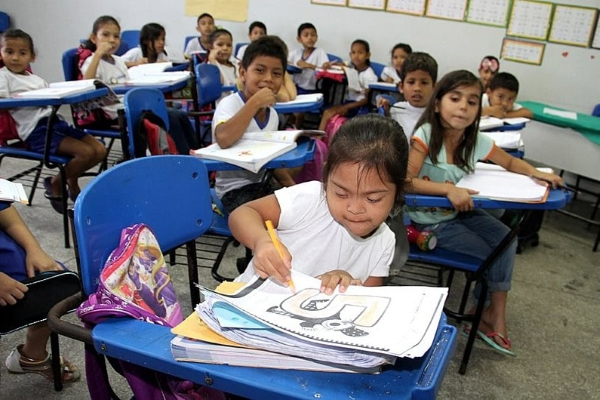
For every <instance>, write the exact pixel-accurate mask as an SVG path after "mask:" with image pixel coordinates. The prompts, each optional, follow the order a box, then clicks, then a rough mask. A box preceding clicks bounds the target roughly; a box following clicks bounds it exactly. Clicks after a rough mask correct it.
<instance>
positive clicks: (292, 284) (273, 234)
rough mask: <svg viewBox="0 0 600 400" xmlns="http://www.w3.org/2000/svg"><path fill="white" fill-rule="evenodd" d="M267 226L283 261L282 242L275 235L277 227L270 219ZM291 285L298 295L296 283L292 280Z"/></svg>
mask: <svg viewBox="0 0 600 400" xmlns="http://www.w3.org/2000/svg"><path fill="white" fill-rule="evenodd" d="M265 225H266V226H267V231H268V232H269V236H271V241H272V242H273V244H274V245H275V248H276V249H277V252H279V257H281V259H282V260H283V249H282V248H281V242H280V241H279V238H278V237H277V234H275V227H274V226H273V222H271V220H269V219H268V220H266V221H265ZM289 285H290V289H292V292H294V293H296V286H295V285H294V281H293V280H292V279H291V278H290V281H289Z"/></svg>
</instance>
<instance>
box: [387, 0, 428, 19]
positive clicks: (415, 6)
mask: <svg viewBox="0 0 600 400" xmlns="http://www.w3.org/2000/svg"><path fill="white" fill-rule="evenodd" d="M386 10H387V11H391V12H397V13H402V14H411V15H418V16H421V15H423V14H424V13H425V0H388V2H387V9H386Z"/></svg>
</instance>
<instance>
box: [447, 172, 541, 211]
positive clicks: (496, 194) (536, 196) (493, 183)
mask: <svg viewBox="0 0 600 400" xmlns="http://www.w3.org/2000/svg"><path fill="white" fill-rule="evenodd" d="M456 186H458V187H462V188H468V189H473V190H477V191H478V192H479V193H477V194H476V195H475V196H478V197H486V198H489V199H495V200H502V201H513V202H521V203H543V202H545V201H546V198H547V197H548V192H549V187H548V186H547V185H545V184H540V183H539V182H538V181H536V180H534V179H533V178H531V177H529V176H526V175H521V174H516V173H514V172H509V171H507V170H505V169H504V168H502V167H501V166H499V165H494V164H485V163H477V164H476V166H475V172H474V173H472V174H467V175H465V176H464V177H463V178H462V179H461V180H460V181H458V183H457V184H456Z"/></svg>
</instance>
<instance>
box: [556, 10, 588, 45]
mask: <svg viewBox="0 0 600 400" xmlns="http://www.w3.org/2000/svg"><path fill="white" fill-rule="evenodd" d="M597 15H598V10H597V9H595V8H589V7H572V6H564V5H558V4H557V5H556V7H555V9H554V16H553V17H552V27H551V28H550V36H549V37H548V41H549V42H555V43H564V44H572V45H575V46H582V47H587V46H588V45H589V43H590V40H591V38H592V32H593V30H594V22H595V21H596V16H597Z"/></svg>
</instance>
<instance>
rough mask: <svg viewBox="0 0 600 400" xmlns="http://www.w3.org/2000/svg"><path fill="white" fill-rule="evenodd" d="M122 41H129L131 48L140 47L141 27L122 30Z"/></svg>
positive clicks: (128, 44)
mask: <svg viewBox="0 0 600 400" xmlns="http://www.w3.org/2000/svg"><path fill="white" fill-rule="evenodd" d="M121 42H125V43H127V46H128V47H129V48H130V49H133V48H134V47H138V46H139V45H140V31H139V29H130V30H126V31H121Z"/></svg>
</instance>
